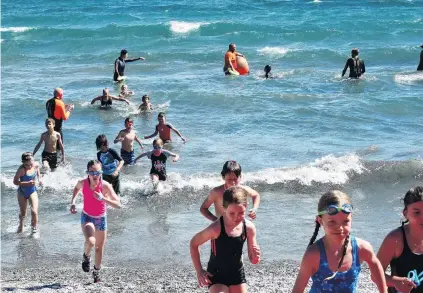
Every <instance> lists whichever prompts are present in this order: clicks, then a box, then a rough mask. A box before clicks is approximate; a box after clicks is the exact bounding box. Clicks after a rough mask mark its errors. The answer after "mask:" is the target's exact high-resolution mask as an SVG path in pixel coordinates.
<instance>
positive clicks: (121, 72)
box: [113, 49, 145, 81]
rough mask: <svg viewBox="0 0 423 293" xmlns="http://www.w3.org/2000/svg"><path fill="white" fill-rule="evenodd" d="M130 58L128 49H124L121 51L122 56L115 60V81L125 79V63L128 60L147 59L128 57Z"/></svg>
mask: <svg viewBox="0 0 423 293" xmlns="http://www.w3.org/2000/svg"><path fill="white" fill-rule="evenodd" d="M127 58H128V51H127V50H125V49H123V50H122V51H120V56H119V58H117V59H116V60H115V68H114V74H113V80H114V81H123V80H124V79H125V77H124V76H125V64H126V62H134V61H137V60H145V58H144V57H138V58H134V59H127Z"/></svg>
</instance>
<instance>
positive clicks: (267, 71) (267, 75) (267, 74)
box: [264, 65, 273, 78]
mask: <svg viewBox="0 0 423 293" xmlns="http://www.w3.org/2000/svg"><path fill="white" fill-rule="evenodd" d="M270 71H272V67H271V66H270V65H266V66H264V77H265V78H273V76H272V73H270Z"/></svg>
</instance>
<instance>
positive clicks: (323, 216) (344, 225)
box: [292, 190, 387, 293]
mask: <svg viewBox="0 0 423 293" xmlns="http://www.w3.org/2000/svg"><path fill="white" fill-rule="evenodd" d="M352 211H353V205H352V201H351V199H350V198H349V197H348V195H346V194H345V193H343V192H341V191H338V190H332V191H329V192H327V193H325V194H324V195H323V196H322V197H321V198H320V200H319V204H318V209H317V216H316V228H315V229H314V233H313V236H312V237H311V239H310V243H309V245H308V248H307V250H306V252H305V254H304V256H303V259H302V262H301V266H300V271H299V273H298V276H297V280H296V281H295V286H294V289H293V290H292V292H293V293H299V292H301V293H302V292H304V289H305V288H306V286H307V282H308V280H309V279H310V277H311V279H312V281H313V283H312V286H311V289H310V291H309V292H310V293H316V292H344V293H348V292H351V293H352V292H356V287H357V281H358V275H359V273H360V271H361V263H362V262H363V261H364V262H366V263H367V264H368V266H369V269H370V272H371V274H372V280H373V282H374V283H375V284H376V285H377V287H378V289H379V292H383V293H386V292H387V287H386V282H385V278H384V276H383V269H382V266H381V264H380V262H379V260H378V259H377V257H376V255H375V254H374V252H373V248H372V246H371V245H370V243H368V242H367V241H365V240H362V239H359V238H356V237H354V236H351V235H350V230H351V221H352ZM320 226H322V227H323V229H324V231H325V236H323V237H322V238H320V239H319V240H318V241H317V242H316V243H314V240H315V239H316V237H317V234H318V233H319V228H320Z"/></svg>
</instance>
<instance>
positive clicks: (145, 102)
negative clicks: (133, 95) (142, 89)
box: [138, 95, 153, 111]
mask: <svg viewBox="0 0 423 293" xmlns="http://www.w3.org/2000/svg"><path fill="white" fill-rule="evenodd" d="M138 110H140V111H151V110H153V105H152V104H151V103H150V97H149V96H148V95H144V96H142V104H141V105H140V106H139V108H138Z"/></svg>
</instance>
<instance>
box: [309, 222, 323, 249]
mask: <svg viewBox="0 0 423 293" xmlns="http://www.w3.org/2000/svg"><path fill="white" fill-rule="evenodd" d="M319 229H320V223H319V222H318V221H316V226H315V228H314V232H313V236H311V238H310V242H309V243H308V246H310V245H312V244H313V243H314V241H315V240H316V237H317V234H319Z"/></svg>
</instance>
